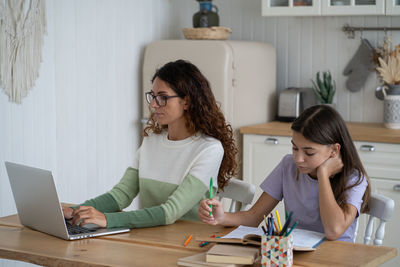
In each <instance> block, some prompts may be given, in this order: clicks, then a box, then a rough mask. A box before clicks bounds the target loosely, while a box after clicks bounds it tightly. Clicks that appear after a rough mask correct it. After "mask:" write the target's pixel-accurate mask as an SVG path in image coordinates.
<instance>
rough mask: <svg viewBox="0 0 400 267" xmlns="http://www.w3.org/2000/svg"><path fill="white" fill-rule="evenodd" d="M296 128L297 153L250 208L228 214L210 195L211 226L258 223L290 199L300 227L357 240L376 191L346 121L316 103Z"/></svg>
mask: <svg viewBox="0 0 400 267" xmlns="http://www.w3.org/2000/svg"><path fill="white" fill-rule="evenodd" d="M291 129H292V131H293V134H292V154H291V155H286V156H285V157H283V159H282V161H281V162H280V163H279V164H278V166H276V167H275V169H274V170H273V171H272V172H271V174H270V175H269V176H268V177H267V178H266V179H265V180H264V181H263V182H262V183H261V185H260V187H261V189H262V190H263V191H264V192H263V193H262V195H261V196H260V198H259V199H258V200H257V202H256V203H255V204H254V206H253V207H252V208H251V209H250V210H248V211H240V212H236V213H224V212H223V209H222V206H221V203H220V202H219V201H217V200H214V199H205V200H203V201H202V202H201V203H200V208H199V218H200V219H201V221H203V222H205V223H208V224H220V225H229V226H236V225H247V226H258V225H259V224H260V222H261V221H262V219H263V215H265V214H269V213H270V212H271V211H272V210H273V209H274V208H275V206H276V205H277V204H278V202H279V201H281V200H282V199H284V200H285V202H284V203H285V210H286V211H287V212H293V215H292V222H295V221H297V222H298V225H297V227H298V228H302V229H307V230H313V231H317V232H322V233H325V236H326V238H327V239H329V240H336V239H339V240H342V241H349V242H353V241H354V233H355V230H356V226H357V219H358V216H359V214H360V212H363V211H365V210H366V209H368V207H367V203H368V200H369V195H370V192H371V189H370V182H369V178H368V176H367V174H366V172H365V169H364V167H363V165H362V163H361V160H360V158H359V156H358V154H357V150H356V148H355V147H354V144H353V141H352V139H351V137H350V134H349V132H348V130H347V127H346V124H345V122H344V121H343V119H342V117H341V116H340V115H339V113H338V112H336V110H334V109H333V108H331V107H329V106H327V105H316V106H312V107H310V108H308V109H306V110H305V111H304V112H303V113H302V114H301V115H300V116H299V117H298V118H297V119H296V120H295V121H294V122H293V124H292V126H291ZM210 204H212V205H213V206H212V215H211V216H210V215H209V214H210V213H209V212H210V211H211V208H210V207H209V205H210Z"/></svg>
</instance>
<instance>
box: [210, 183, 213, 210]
mask: <svg viewBox="0 0 400 267" xmlns="http://www.w3.org/2000/svg"><path fill="white" fill-rule="evenodd" d="M212 198H213V178H212V177H211V178H210V199H212ZM210 208H211V211H210V216H211V215H212V204H210Z"/></svg>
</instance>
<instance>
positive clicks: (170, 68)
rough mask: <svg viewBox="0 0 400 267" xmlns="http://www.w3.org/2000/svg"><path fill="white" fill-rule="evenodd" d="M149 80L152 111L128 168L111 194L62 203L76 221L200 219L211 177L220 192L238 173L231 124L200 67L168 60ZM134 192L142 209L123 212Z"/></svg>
mask: <svg viewBox="0 0 400 267" xmlns="http://www.w3.org/2000/svg"><path fill="white" fill-rule="evenodd" d="M152 83H153V87H152V90H151V91H150V92H147V93H146V100H147V102H148V103H149V108H150V113H151V115H150V119H149V121H148V125H147V127H146V128H145V129H144V132H143V134H144V138H143V142H142V145H141V146H140V148H139V149H138V151H137V152H136V159H135V161H134V163H133V165H132V166H131V167H129V168H128V169H127V170H126V172H125V174H124V176H123V177H122V179H121V181H120V182H119V183H118V184H117V185H116V186H114V188H113V189H112V190H111V191H109V192H107V193H105V194H103V195H101V196H98V197H96V198H94V199H91V200H88V201H86V202H85V203H83V204H82V205H79V206H76V207H72V208H71V207H69V208H63V209H64V216H65V217H66V219H71V221H72V223H73V224H78V223H80V225H85V224H88V223H94V224H97V225H99V226H101V227H107V228H113V227H129V228H138V227H151V226H156V225H166V224H172V223H174V222H175V221H176V220H178V219H187V220H198V216H197V211H198V208H199V203H200V201H201V200H202V199H204V198H205V197H207V195H208V190H209V181H210V178H211V177H213V181H214V187H218V188H220V189H222V188H223V187H224V186H225V185H226V184H227V182H228V181H229V179H230V177H232V176H233V175H234V174H235V171H236V167H237V163H236V154H237V148H236V146H235V142H234V138H233V131H232V127H231V126H230V125H229V124H227V123H226V121H225V118H224V116H223V114H222V112H221V110H220V108H219V106H218V105H217V103H216V100H215V97H214V95H213V93H212V91H211V88H210V84H209V82H208V80H207V79H206V78H205V77H204V76H203V74H202V73H201V72H200V71H199V69H198V68H197V67H196V66H195V65H193V64H191V63H190V62H187V61H184V60H177V61H175V62H170V63H167V64H165V65H164V66H163V67H162V68H160V69H159V70H157V71H156V73H155V74H154V76H153V78H152ZM216 178H217V179H216ZM138 194H139V198H140V201H141V205H142V209H139V210H135V211H126V212H120V211H121V210H122V209H124V208H126V207H128V206H129V205H130V204H131V202H132V200H133V199H134V198H135V197H136V196H137V195H138Z"/></svg>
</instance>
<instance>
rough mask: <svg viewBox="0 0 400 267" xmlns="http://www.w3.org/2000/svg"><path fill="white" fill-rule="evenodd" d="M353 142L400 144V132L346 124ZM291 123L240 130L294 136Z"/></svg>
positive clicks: (277, 123) (272, 123)
mask: <svg viewBox="0 0 400 267" xmlns="http://www.w3.org/2000/svg"><path fill="white" fill-rule="evenodd" d="M346 124H347V128H348V129H349V132H350V135H351V137H352V138H353V141H367V142H378V143H395V144H400V130H395V129H389V128H385V127H384V126H383V124H382V123H362V122H346ZM290 125H291V123H290V122H279V121H272V122H268V123H262V124H255V125H249V126H244V127H241V128H240V133H241V134H259V135H280V136H292V131H291V130H290Z"/></svg>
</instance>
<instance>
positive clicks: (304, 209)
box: [260, 155, 367, 242]
mask: <svg viewBox="0 0 400 267" xmlns="http://www.w3.org/2000/svg"><path fill="white" fill-rule="evenodd" d="M296 176H297V166H296V163H295V162H294V160H293V156H292V155H286V156H285V157H283V159H282V160H281V162H280V163H279V164H278V166H276V167H275V169H274V170H273V171H272V172H271V174H270V175H269V176H268V177H267V178H266V179H265V180H264V181H263V182H262V183H261V185H260V187H261V189H262V190H263V191H264V192H265V193H267V194H268V195H270V196H271V197H273V198H274V199H276V200H279V201H281V200H282V199H284V200H285V210H286V211H288V212H289V211H293V215H292V222H295V221H298V225H297V227H298V228H301V229H307V230H312V231H317V232H321V233H324V232H325V231H324V227H323V225H322V221H321V217H320V214H319V201H318V181H317V180H315V179H312V178H311V177H310V176H309V175H308V174H302V173H300V172H299V174H298V179H296ZM357 179H358V176H357V172H356V171H355V172H354V173H353V174H352V175H351V176H350V177H349V178H348V183H347V184H348V185H350V184H354V183H355V182H356V181H357ZM366 187H367V181H366V179H365V178H364V179H363V180H362V182H361V183H360V184H359V185H357V186H354V187H352V188H351V189H348V190H347V191H346V194H347V200H346V203H348V204H351V205H353V206H354V207H356V208H357V216H356V219H355V220H354V222H353V223H352V224H351V225H350V226H349V228H348V229H347V230H346V231H345V232H344V233H343V235H342V236H341V237H340V238H339V239H338V240H341V241H348V242H353V241H354V232H355V230H356V225H357V220H358V214H359V213H360V208H361V204H362V202H363V200H362V197H363V195H364V192H365V189H366Z"/></svg>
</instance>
